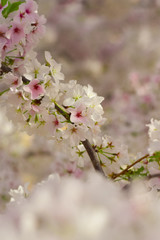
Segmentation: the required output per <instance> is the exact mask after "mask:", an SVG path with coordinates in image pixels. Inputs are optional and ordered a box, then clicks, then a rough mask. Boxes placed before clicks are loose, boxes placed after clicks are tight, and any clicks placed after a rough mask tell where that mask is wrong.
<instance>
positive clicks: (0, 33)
mask: <svg viewBox="0 0 160 240" xmlns="http://www.w3.org/2000/svg"><path fill="white" fill-rule="evenodd" d="M7 31H8V27H7V25H6V24H1V25H0V50H1V49H2V48H3V47H4V45H5V44H6V43H7V38H6V35H5V33H6V32H7Z"/></svg>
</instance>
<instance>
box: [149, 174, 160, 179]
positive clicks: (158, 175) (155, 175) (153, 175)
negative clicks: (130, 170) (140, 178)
mask: <svg viewBox="0 0 160 240" xmlns="http://www.w3.org/2000/svg"><path fill="white" fill-rule="evenodd" d="M156 177H159V178H160V173H155V174H151V175H149V176H147V179H152V178H156Z"/></svg>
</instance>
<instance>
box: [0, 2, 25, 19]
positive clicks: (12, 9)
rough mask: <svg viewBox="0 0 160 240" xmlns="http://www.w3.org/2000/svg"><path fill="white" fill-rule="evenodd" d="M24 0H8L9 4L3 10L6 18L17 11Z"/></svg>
mask: <svg viewBox="0 0 160 240" xmlns="http://www.w3.org/2000/svg"><path fill="white" fill-rule="evenodd" d="M23 2H24V1H18V2H14V3H10V2H9V1H8V6H7V7H6V8H5V9H4V10H3V11H2V14H3V16H4V17H5V18H7V17H8V15H9V14H10V13H12V12H15V11H17V10H18V9H19V6H20V5H21V4H22V3H23Z"/></svg>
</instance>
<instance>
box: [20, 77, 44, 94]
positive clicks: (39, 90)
mask: <svg viewBox="0 0 160 240" xmlns="http://www.w3.org/2000/svg"><path fill="white" fill-rule="evenodd" d="M24 90H25V91H26V92H29V93H31V99H36V98H38V97H40V96H41V95H43V94H44V88H43V86H42V85H40V81H39V80H38V79H33V80H32V81H31V82H30V83H29V84H28V85H27V86H25V87H24Z"/></svg>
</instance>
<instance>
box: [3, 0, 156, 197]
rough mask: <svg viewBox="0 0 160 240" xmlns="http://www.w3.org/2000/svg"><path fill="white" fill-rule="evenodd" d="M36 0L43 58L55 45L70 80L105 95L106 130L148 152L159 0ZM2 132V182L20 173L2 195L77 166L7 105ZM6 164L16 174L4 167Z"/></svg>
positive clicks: (132, 150)
mask: <svg viewBox="0 0 160 240" xmlns="http://www.w3.org/2000/svg"><path fill="white" fill-rule="evenodd" d="M37 3H38V5H39V12H40V14H44V15H45V17H46V19H47V24H46V33H45V36H44V37H43V39H42V40H41V41H40V43H39V45H38V47H37V49H36V50H37V52H38V59H39V60H40V61H41V62H43V61H44V51H46V50H47V51H50V52H51V53H52V55H53V57H54V58H55V60H56V61H57V62H59V63H61V64H62V66H63V70H62V71H63V73H64V74H65V80H66V81H68V80H75V79H76V80H77V81H78V83H80V84H82V85H88V84H90V85H92V86H93V88H94V91H95V92H97V94H98V95H100V96H103V97H104V98H105V100H104V102H103V107H104V110H105V117H106V118H107V121H106V124H105V125H104V126H103V128H102V131H103V134H107V135H111V136H112V137H113V139H118V140H119V141H121V142H123V143H125V144H127V145H128V148H129V152H130V154H131V155H132V154H133V155H137V153H139V152H141V153H146V151H147V144H148V135H147V127H146V124H147V123H149V121H150V119H151V118H152V117H153V118H157V119H160V108H159V100H160V96H159V95H160V94H159V90H160V0H118V1H117V0H45V1H44V0H37ZM0 139H1V141H0V166H1V165H2V166H1V172H2V173H1V176H0V180H1V185H2V186H4V182H6V183H8V182H9V181H8V180H6V179H13V177H11V175H12V174H15V182H14V183H13V182H12V181H10V182H9V184H8V185H7V184H6V187H5V188H4V187H3V188H2V186H1V188H0V193H2V194H1V196H2V200H3V199H6V198H7V195H6V193H7V191H8V189H10V188H11V187H15V186H16V184H19V183H21V182H22V183H24V182H27V181H32V183H35V182H37V181H40V180H41V179H42V178H44V177H45V176H47V175H48V174H49V173H52V171H54V170H55V168H57V169H59V172H60V173H61V174H63V173H64V172H65V173H66V169H68V173H69V174H71V173H72V170H71V169H72V168H74V167H73V166H72V167H71V166H67V165H65V166H64V163H65V161H66V162H67V159H66V156H64V155H63V153H58V152H56V151H55V149H54V144H53V143H52V142H47V141H44V139H40V138H37V137H34V136H32V137H30V136H27V135H26V134H25V133H19V132H17V131H16V129H14V126H13V125H12V124H11V123H10V122H9V121H7V119H6V118H5V113H0ZM60 159H62V160H63V164H61V162H60ZM53 162H54V164H53ZM55 162H56V164H55ZM6 164H8V165H7V167H8V168H10V172H11V173H10V174H11V175H10V176H9V175H7V176H6V174H5V171H4V174H3V169H5V168H6ZM65 164H66V163H65ZM8 172H9V171H8Z"/></svg>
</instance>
